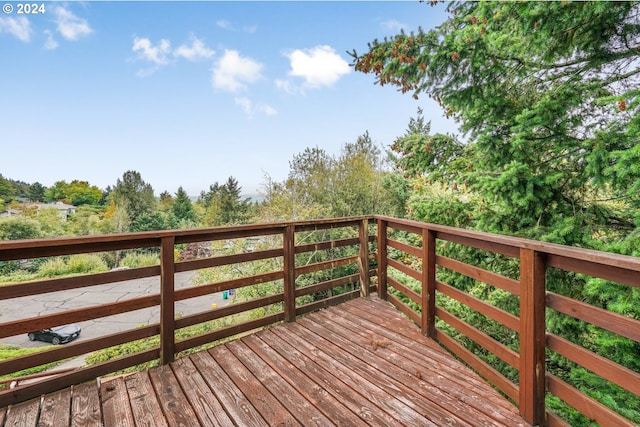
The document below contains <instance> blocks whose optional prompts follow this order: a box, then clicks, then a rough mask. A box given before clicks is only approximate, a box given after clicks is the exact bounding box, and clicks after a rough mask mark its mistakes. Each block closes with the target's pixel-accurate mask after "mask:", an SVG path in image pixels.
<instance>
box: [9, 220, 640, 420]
mask: <svg viewBox="0 0 640 427" xmlns="http://www.w3.org/2000/svg"><path fill="white" fill-rule="evenodd" d="M374 228H375V230H376V232H375V233H374V234H372V233H371V231H372V230H373V229H374ZM243 239H252V242H253V244H252V245H253V246H256V245H255V242H256V241H258V242H260V244H259V245H257V246H256V247H251V248H250V249H247V247H246V246H243V245H241V244H238V245H237V246H238V249H237V250H234V249H233V247H234V245H230V248H227V247H226V243H225V242H230V241H238V242H240V241H242V240H243ZM203 242H204V243H205V244H206V245H208V246H211V247H215V250H214V251H213V253H210V254H207V255H203V256H200V257H196V258H194V259H186V260H184V259H179V258H177V257H176V251H177V250H179V249H180V248H183V247H185V246H188V245H190V244H199V243H203ZM452 248H456V249H457V250H456V251H454V250H451V249H452ZM132 250H133V251H135V250H143V251H148V252H149V251H150V252H152V253H157V254H158V264H157V265H153V266H147V267H139V268H131V269H125V270H118V271H109V272H103V273H97V274H85V275H78V276H70V277H62V278H48V279H39V280H36V281H32V282H25V283H15V284H9V285H5V286H0V307H1V305H2V304H11V303H12V302H13V301H24V299H25V298H31V297H34V296H40V295H48V294H51V293H55V292H63V291H84V290H88V289H93V288H96V287H99V286H101V285H105V284H114V283H121V282H124V283H128V282H127V281H130V280H150V281H152V283H153V284H154V291H153V292H150V293H149V294H145V295H137V296H134V297H131V298H127V299H123V300H114V301H100V303H95V304H93V305H91V304H88V305H86V306H82V307H72V308H70V309H67V310H59V311H58V312H53V313H50V314H45V315H42V316H29V315H26V316H24V317H23V318H15V319H8V318H6V317H4V318H3V317H0V320H1V321H2V322H1V323H0V338H8V337H13V336H15V335H20V334H26V333H27V332H30V331H33V330H37V329H41V328H45V327H51V326H55V325H60V324H67V323H73V322H79V323H81V322H86V321H89V320H100V319H104V318H108V317H109V316H115V315H122V314H125V313H132V312H134V313H137V312H140V311H142V310H150V309H154V310H158V309H159V314H158V315H157V317H156V320H155V321H153V322H149V323H148V324H145V325H142V326H140V327H135V328H130V329H127V330H123V331H112V332H111V333H109V334H107V335H103V336H100V337H96V338H86V337H83V338H82V339H80V340H78V341H75V342H72V343H70V344H66V345H64V346H60V347H53V348H49V349H47V350H45V351H41V352H37V353H33V354H29V355H25V356H20V357H16V358H13V359H9V360H5V361H1V362H0V376H4V375H7V374H11V375H15V373H17V372H20V371H22V370H25V369H28V368H33V367H37V366H42V365H46V364H49V363H51V362H58V361H62V360H65V359H68V358H72V357H79V356H83V355H86V354H87V353H91V352H95V351H99V350H103V349H107V348H111V347H114V346H122V345H123V344H124V345H127V344H131V343H134V342H146V343H147V344H146V345H144V346H140V348H139V349H138V350H137V351H134V352H131V353H125V354H123V355H122V356H120V357H117V358H114V359H110V360H105V361H102V362H100V363H97V364H94V365H92V366H88V367H84V368H80V369H76V370H74V371H71V372H67V371H63V372H62V373H59V374H57V375H56V376H55V380H49V379H44V380H41V381H38V382H35V383H30V384H22V385H18V386H17V387H15V388H14V389H11V390H4V391H0V407H3V406H6V405H9V404H12V403H15V402H20V401H24V400H26V399H29V398H31V397H35V396H38V395H40V394H43V393H47V392H50V391H53V390H55V389H59V388H61V387H65V386H67V385H71V384H78V383H81V382H84V381H87V380H91V379H93V378H95V377H98V376H101V375H105V374H109V373H113V372H116V371H119V370H122V369H126V368H130V367H132V366H136V365H139V364H145V363H149V362H151V361H158V363H168V362H170V361H171V360H173V358H174V357H175V355H176V354H178V353H180V352H183V351H192V350H194V349H197V348H198V347H200V346H203V345H210V344H212V343H214V342H216V341H218V340H223V339H228V338H230V337H232V336H234V335H238V334H245V333H249V332H251V331H253V330H256V329H259V328H262V327H264V326H268V325H271V324H274V323H278V322H282V321H286V322H292V321H295V319H296V317H297V316H300V315H303V314H306V313H308V312H311V311H314V310H317V309H320V308H323V307H326V306H329V305H333V304H339V303H341V302H343V301H346V300H348V299H350V298H355V297H358V296H362V295H368V293H369V292H371V291H377V292H378V295H379V296H380V297H381V298H383V299H387V300H388V301H389V302H390V303H392V304H393V305H395V306H396V307H397V308H398V309H399V310H400V311H401V312H403V313H404V314H405V315H406V316H407V317H409V318H410V319H411V320H413V321H414V322H415V323H416V324H417V325H419V326H420V328H421V329H422V331H423V333H424V334H426V335H427V336H429V337H431V338H433V339H435V340H436V341H438V342H439V343H440V344H441V345H443V346H444V347H446V348H447V349H448V350H449V351H450V352H452V353H453V354H455V355H456V356H457V357H458V358H460V359H461V360H463V361H465V362H466V363H467V364H468V365H469V366H471V367H472V368H473V369H475V370H476V371H477V372H478V373H479V374H481V375H482V376H484V377H485V379H486V380H487V381H489V382H490V383H492V384H493V385H494V386H495V387H496V388H497V389H499V390H500V391H501V392H502V393H503V394H504V395H505V396H507V397H508V398H509V399H511V400H512V401H513V402H514V403H515V404H516V405H517V406H518V407H519V409H520V413H521V415H522V416H523V417H524V418H525V419H526V420H527V421H528V422H530V423H531V424H534V425H535V424H539V425H551V426H556V425H557V426H560V425H564V424H563V423H564V421H563V420H562V418H561V416H560V415H558V414H557V413H555V412H554V410H553V409H552V408H550V407H548V406H547V405H545V399H547V400H548V399H549V398H554V399H559V400H561V401H562V402H564V403H565V404H566V405H568V406H569V407H572V408H573V409H574V410H575V411H578V412H580V413H582V414H584V415H585V417H586V418H587V419H591V420H595V421H596V422H598V423H600V424H603V425H609V424H611V423H613V424H615V425H621V426H624V425H634V421H633V420H630V419H628V418H625V416H624V414H621V413H620V411H617V410H614V409H611V408H609V407H608V406H606V405H605V404H604V403H606V402H602V401H600V400H599V399H598V398H596V397H593V396H590V395H588V393H587V392H585V391H582V390H580V388H579V386H577V385H576V384H571V383H570V381H567V379H566V378H561V377H560V376H558V375H556V374H555V373H554V371H553V370H551V369H548V366H547V364H548V362H549V360H551V359H550V358H552V359H553V358H554V357H561V358H564V359H565V360H567V361H568V362H570V363H572V364H575V366H579V367H582V368H584V369H586V370H588V371H589V372H591V373H593V374H594V375H597V376H599V377H600V378H602V380H603V381H606V382H608V383H611V384H614V385H615V386H616V387H620V388H621V389H623V390H625V391H626V392H628V393H629V394H630V395H631V396H632V397H633V398H635V399H636V400H635V401H636V402H637V401H640V400H638V399H639V398H640V397H639V396H640V373H639V372H637V370H634V369H631V368H629V367H628V366H623V365H622V364H620V363H618V362H616V361H615V360H612V358H610V357H607V355H603V354H598V353H596V352H594V351H593V349H591V348H587V347H586V346H584V345H581V343H579V342H575V340H572V339H571V338H572V337H571V336H561V334H559V333H558V332H557V331H556V330H554V329H553V328H552V327H551V326H550V325H549V324H548V323H547V318H549V316H564V317H565V318H567V319H572V321H576V322H582V323H583V324H585V325H589V326H590V327H591V326H593V327H595V328H599V329H601V330H603V331H607V333H610V334H613V335H614V336H615V337H620V339H627V340H631V341H633V342H636V344H637V343H638V342H640V332H639V331H640V320H638V319H636V318H633V317H632V316H630V315H627V314H624V313H615V312H613V311H612V310H610V309H607V308H605V307H598V306H596V305H593V304H589V303H588V302H587V301H583V300H581V301H579V300H577V299H575V298H572V296H571V295H567V294H563V293H562V292H560V291H558V290H556V289H555V288H554V287H553V285H554V280H555V279H553V277H555V275H556V274H558V272H560V271H562V272H568V273H569V274H572V275H576V277H578V278H581V279H580V280H586V279H583V277H588V278H599V279H602V280H606V281H610V282H615V283H617V284H619V285H621V286H626V287H632V288H638V287H640V259H639V258H637V257H628V256H621V255H616V254H610V253H603V252H598V251H592V250H585V249H581V248H572V247H567V246H562V245H555V244H549V243H543V242H536V241H532V240H527V239H520V238H515V237H507V236H500V235H495V234H488V233H481V232H477V231H471V230H462V229H456V228H452V227H446V226H440V225H434V224H426V223H421V222H416V221H411V220H403V219H396V218H389V217H384V216H364V217H357V218H341V219H324V220H317V221H305V222H289V223H286V222H285V223H276V224H254V225H242V226H230V227H217V228H211V229H202V230H174V231H158V232H147V233H131V234H119V235H108V236H88V237H78V238H62V239H44V240H30V241H13V242H0V261H9V260H23V259H36V258H46V257H60V256H71V255H77V254H90V253H106V252H109V253H118V252H119V251H120V252H126V251H132ZM456 254H463V255H462V256H456ZM474 257H475V258H474ZM487 260H488V261H487ZM372 261H373V263H372ZM496 265H499V266H500V268H494V267H495V266H496ZM220 269H223V270H224V269H228V270H231V269H235V271H236V273H237V274H234V275H226V276H225V275H218V276H216V275H214V276H211V277H214V279H208V278H206V277H209V276H206V275H204V276H203V277H205V278H206V279H205V280H203V281H202V283H201V284H199V285H197V286H195V285H192V286H187V287H184V288H182V287H180V288H179V287H177V286H176V282H175V280H176V277H178V276H177V275H178V274H181V273H186V272H198V274H201V273H200V272H207V271H218V270H220ZM202 274H204V273H202ZM376 276H377V284H375V283H373V284H372V283H371V278H372V277H376ZM576 280H578V279H576ZM478 284H480V286H475V285H478ZM263 287H264V288H263ZM470 290H472V292H470ZM230 291H234V292H235V294H236V295H237V294H238V293H239V292H246V293H247V295H248V294H249V291H251V292H252V294H251V297H250V298H244V299H243V300H242V301H237V302H235V303H234V304H229V305H225V306H222V307H211V309H207V310H202V311H198V312H193V313H192V312H190V313H186V314H180V313H178V312H177V311H176V310H177V308H176V307H177V304H182V303H191V301H195V300H196V299H198V298H208V297H210V296H211V295H213V294H217V293H221V292H230ZM494 292H495V295H498V296H499V297H500V298H501V300H500V301H506V303H504V304H502V303H496V301H495V300H492V299H491V298H488V297H487V295H489V294H491V295H493V294H492V293H494ZM500 301H499V302H500ZM466 315H470V316H471V319H472V320H469V319H468V318H467V317H466ZM473 319H476V320H478V319H479V320H480V321H479V322H478V323H476V321H475V320H473ZM202 325H208V326H207V327H206V328H201V329H199V330H198V331H197V333H192V332H191V329H190V328H194V327H198V326H202ZM478 325H481V326H478ZM482 325H485V326H487V325H488V326H489V327H488V329H482ZM496 331H498V332H499V333H496ZM505 337H506V338H505ZM630 409H633V408H630Z"/></svg>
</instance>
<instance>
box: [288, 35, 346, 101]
mask: <svg viewBox="0 0 640 427" xmlns="http://www.w3.org/2000/svg"><path fill="white" fill-rule="evenodd" d="M285 56H287V57H288V58H289V62H290V65H291V71H289V75H290V76H293V77H301V78H302V79H304V86H305V87H311V88H318V87H321V86H331V85H333V84H334V83H335V82H337V81H338V79H339V78H340V77H341V76H343V75H345V74H349V72H350V71H351V70H350V68H349V63H347V61H345V60H344V59H343V58H342V57H341V56H340V55H338V54H337V53H336V51H335V50H334V49H333V48H332V47H331V46H327V45H321V46H316V47H314V48H312V49H305V50H301V49H296V50H294V51H293V52H291V53H289V54H287V55H285ZM276 85H278V86H279V87H280V88H282V89H284V90H287V89H288V91H291V90H292V88H291V86H290V83H287V82H282V81H276Z"/></svg>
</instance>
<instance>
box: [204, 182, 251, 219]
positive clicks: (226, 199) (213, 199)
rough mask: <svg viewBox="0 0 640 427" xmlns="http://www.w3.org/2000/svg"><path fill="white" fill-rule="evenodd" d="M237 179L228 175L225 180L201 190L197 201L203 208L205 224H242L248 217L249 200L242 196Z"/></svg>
mask: <svg viewBox="0 0 640 427" xmlns="http://www.w3.org/2000/svg"><path fill="white" fill-rule="evenodd" d="M241 193H242V187H241V186H240V185H239V184H238V180H237V179H235V178H234V177H232V176H230V177H229V178H228V179H227V182H225V183H224V184H222V185H220V184H218V183H217V182H216V183H214V184H212V185H210V186H209V191H206V192H205V191H202V192H201V193H200V197H199V199H198V201H199V202H200V203H201V204H202V205H203V206H204V208H205V225H227V224H242V223H246V222H247V221H248V219H249V216H248V214H249V208H250V206H251V202H250V201H249V199H248V198H243V197H242V195H241Z"/></svg>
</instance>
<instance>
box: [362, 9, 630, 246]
mask: <svg viewBox="0 0 640 427" xmlns="http://www.w3.org/2000/svg"><path fill="white" fill-rule="evenodd" d="M449 11H450V13H451V15H450V18H449V19H448V20H447V21H446V22H445V23H443V24H442V25H441V26H439V27H438V28H436V29H434V30H431V31H428V32H425V31H422V30H421V31H419V32H418V33H416V34H399V35H397V36H395V37H393V38H392V39H389V40H384V41H382V42H379V41H374V42H372V43H371V44H370V46H369V51H368V52H367V53H365V54H364V55H361V56H358V55H357V54H355V52H354V55H355V59H354V61H355V68H356V70H359V71H362V72H365V73H369V72H371V73H374V74H376V76H377V82H378V83H379V84H380V85H385V84H392V85H397V86H398V87H399V88H400V90H402V91H403V92H413V93H414V95H415V96H418V95H420V94H423V93H424V94H427V95H429V96H431V97H433V98H434V99H436V100H437V101H438V102H439V103H440V104H441V105H442V107H443V109H444V110H445V111H446V114H447V115H448V116H450V117H453V118H455V119H456V120H458V121H459V122H460V124H461V129H462V130H463V131H464V132H466V133H467V134H468V136H469V142H470V143H469V144H468V146H467V147H464V148H463V147H462V146H460V145H459V144H453V145H452V144H451V142H452V141H450V140H449V141H438V139H437V138H435V137H434V138H435V139H434V140H432V141H431V143H430V144H429V145H428V146H427V145H423V146H422V147H418V146H417V145H416V146H415V147H412V148H411V149H410V150H409V152H410V153H412V154H416V155H417V154H421V155H423V156H421V157H420V156H418V157H420V158H421V159H422V160H423V161H426V162H427V164H428V166H425V165H424V164H419V163H418V162H417V161H414V160H413V159H408V158H406V159H405V160H406V162H408V163H410V164H411V165H412V166H411V167H415V168H417V170H415V171H413V172H418V173H421V174H429V173H432V172H434V171H433V169H434V168H435V169H437V171H438V172H439V173H443V171H444V170H446V172H447V173H449V175H450V176H449V177H448V181H449V182H450V183H451V184H452V185H453V184H456V185H458V186H460V185H467V186H469V188H471V189H472V190H474V191H475V192H477V193H480V194H482V198H483V199H484V201H485V204H484V206H483V209H485V212H486V214H485V215H482V216H481V218H478V221H479V222H478V224H479V226H481V227H482V228H485V229H488V230H496V229H498V230H500V231H506V232H510V233H516V232H518V233H523V230H527V231H526V233H524V234H527V235H528V236H530V237H537V238H542V239H547V240H554V241H557V242H559V243H568V244H582V243H583V242H584V241H590V240H592V239H591V236H593V235H594V234H597V233H600V232H607V231H610V230H615V231H620V233H622V234H626V233H628V232H629V231H631V230H632V229H633V228H634V227H635V225H636V224H635V222H636V221H637V220H638V218H634V216H633V214H632V212H635V211H636V210H637V207H638V206H639V205H640V196H639V193H638V189H639V188H640V166H638V165H640V145H638V136H640V134H639V133H638V129H639V128H638V121H639V116H638V111H639V110H640V105H639V102H640V97H639V96H638V95H639V91H638V89H637V88H638V83H639V75H640V69H638V68H637V66H636V65H634V64H635V62H634V61H637V57H638V53H639V52H640V45H639V37H638V29H639V28H640V27H639V15H638V14H639V13H640V10H639V6H638V3H637V2H624V3H621V2H616V3H613V2H524V3H523V2H456V3H452V4H451V5H450V6H449ZM405 142H408V141H405ZM414 142H415V143H422V142H424V141H414ZM438 142H445V144H444V145H442V144H438ZM439 150H443V151H439ZM425 152H426V153H427V154H428V155H424V154H425ZM439 156H440V158H439ZM430 157H431V158H430ZM405 166H408V165H405ZM602 198H609V199H612V200H613V199H615V200H616V202H617V204H606V203H601V199H602ZM621 208H628V209H621ZM557 224H563V226H564V228H565V230H564V231H562V232H558V229H557V227H556V225H557ZM620 233H619V234H617V235H616V236H615V237H616V238H617V237H619V236H620ZM591 244H595V243H594V242H591Z"/></svg>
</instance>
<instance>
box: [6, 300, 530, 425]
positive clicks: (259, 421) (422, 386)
mask: <svg viewBox="0 0 640 427" xmlns="http://www.w3.org/2000/svg"><path fill="white" fill-rule="evenodd" d="M199 425H200V426H215V425H220V426H281V425H282V426H311V425H316V426H331V425H343V426H364V425H373V426H399V425H405V426H463V425H466V426H510V427H511V426H520V425H522V426H524V425H526V424H525V422H524V421H523V420H522V418H521V417H520V416H519V415H518V412H517V409H516V408H515V407H514V406H513V405H511V404H510V403H509V402H508V401H507V400H505V399H504V398H502V397H501V396H500V395H499V394H498V393H497V392H496V391H494V390H493V389H492V388H491V387H489V386H488V385H487V384H486V383H485V382H483V381H482V380H481V379H480V378H479V377H478V376H477V375H475V374H474V373H473V372H472V371H470V370H469V369H468V368H466V367H465V366H463V365H462V364H460V363H459V362H457V361H456V360H455V359H453V358H452V357H451V356H450V355H449V354H448V353H447V352H445V351H444V350H443V349H441V348H440V347H439V346H438V345H437V344H436V343H435V342H433V341H431V340H429V339H426V338H425V337H423V336H422V335H421V334H420V331H419V329H418V328H416V327H415V326H414V325H413V324H412V323H411V322H409V321H408V320H407V319H406V318H404V317H403V316H402V315H401V314H400V313H399V312H398V311H397V310H395V308H393V307H392V306H391V305H389V304H388V303H386V302H384V301H381V300H379V299H377V298H375V297H371V298H358V299H355V300H352V301H349V302H347V303H344V304H341V305H338V306H336V307H332V308H329V309H326V310H322V311H320V312H316V313H313V314H311V315H309V316H306V317H304V318H302V319H298V321H297V322H296V323H288V324H282V325H279V326H276V327H272V328H270V329H267V330H264V331H261V332H259V333H256V334H252V335H249V336H246V337H244V338H242V339H240V340H236V341H233V342H230V343H227V344H224V345H220V346H217V347H214V348H212V349H210V350H208V351H203V352H200V353H196V354H193V355H191V356H189V357H184V358H181V359H179V360H176V361H175V362H174V363H172V364H171V365H168V366H162V367H158V368H153V369H151V370H149V371H148V372H138V373H135V374H131V375H127V376H122V377H118V378H115V379H102V380H97V381H96V382H95V383H91V384H83V385H80V386H74V387H72V388H70V389H69V388H68V389H65V390H62V391H59V392H56V393H52V394H50V395H46V396H43V397H42V399H34V400H32V401H29V402H24V403H21V404H19V405H15V406H13V407H11V408H10V409H8V410H7V409H0V427H7V426H20V427H29V426H54V427H61V426H95V427H99V426H107V427H111V426H117V427H125V426H153V427H159V426H199Z"/></svg>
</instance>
